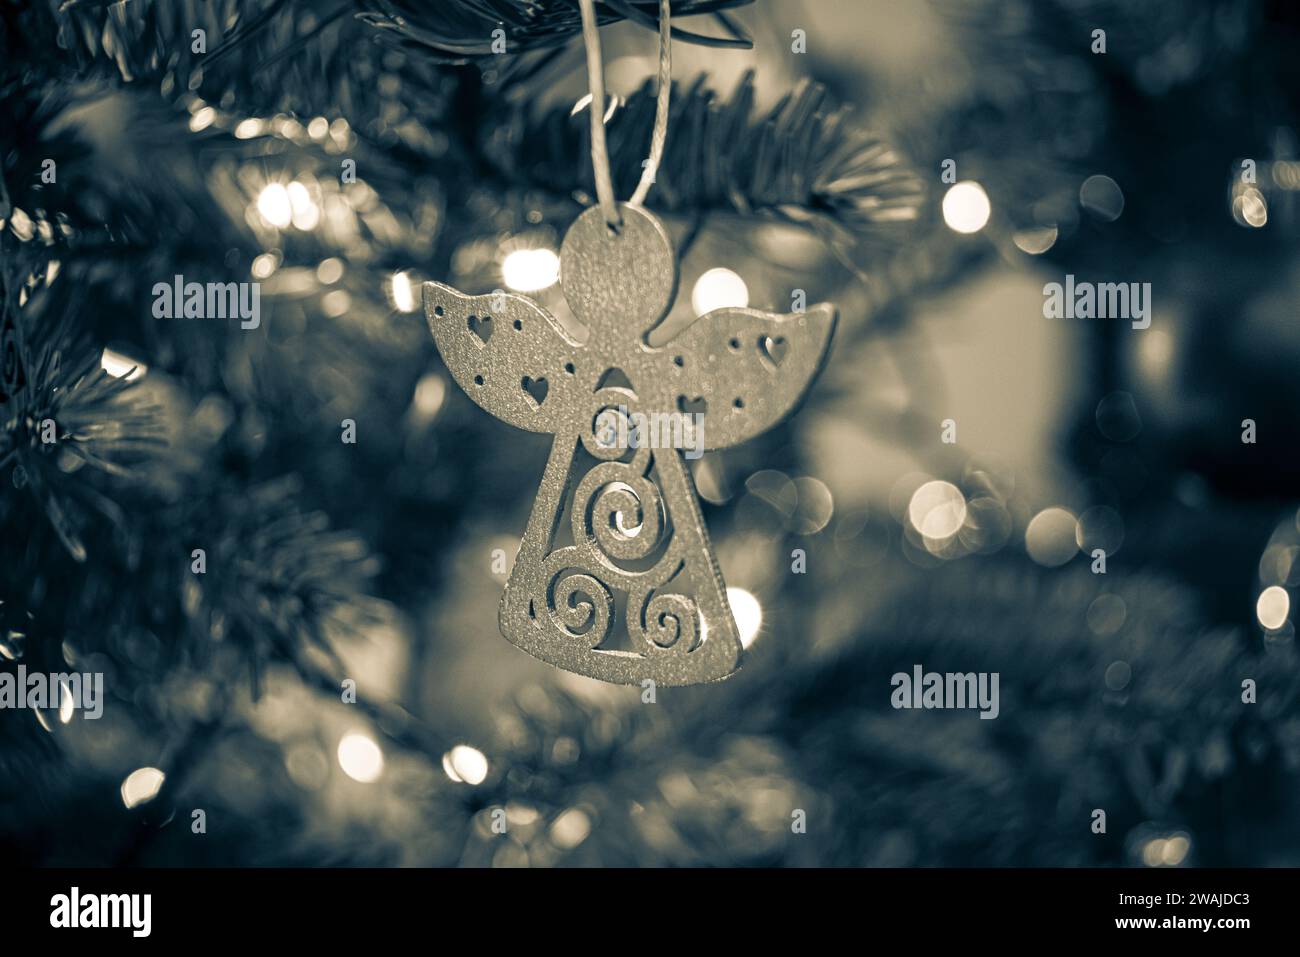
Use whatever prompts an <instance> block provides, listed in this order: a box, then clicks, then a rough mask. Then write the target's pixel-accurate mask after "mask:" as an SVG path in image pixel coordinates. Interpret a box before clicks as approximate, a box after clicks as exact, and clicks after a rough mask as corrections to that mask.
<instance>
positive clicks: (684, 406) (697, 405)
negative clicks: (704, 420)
mask: <svg viewBox="0 0 1300 957" xmlns="http://www.w3.org/2000/svg"><path fill="white" fill-rule="evenodd" d="M677 408H678V410H679V411H681V412H683V413H685V414H686V415H706V414H707V413H708V411H709V403H708V402H706V401H705V400H704V397H703V396H698V395H697V396H696V397H695V398H693V399H688V398H686V396H684V395H679V396H678V397H677Z"/></svg>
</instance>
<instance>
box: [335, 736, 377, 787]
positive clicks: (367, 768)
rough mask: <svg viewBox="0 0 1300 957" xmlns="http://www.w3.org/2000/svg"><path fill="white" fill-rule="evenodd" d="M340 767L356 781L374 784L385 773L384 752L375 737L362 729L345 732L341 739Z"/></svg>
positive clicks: (339, 751)
mask: <svg viewBox="0 0 1300 957" xmlns="http://www.w3.org/2000/svg"><path fill="white" fill-rule="evenodd" d="M338 758H339V767H341V768H342V769H343V773H344V774H346V775H347V776H348V777H350V778H351V779H352V780H354V781H360V782H361V783H362V784H372V783H373V782H375V781H378V780H379V776H380V775H381V774H383V773H384V752H383V751H381V750H380V749H379V745H378V744H376V743H375V740H374V738H372V737H370V735H368V734H365V733H364V732H361V731H352V732H350V733H348V734H345V735H344V736H343V738H342V739H341V740H340V741H339V750H338Z"/></svg>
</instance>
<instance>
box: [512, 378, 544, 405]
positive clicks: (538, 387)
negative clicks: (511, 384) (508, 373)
mask: <svg viewBox="0 0 1300 957" xmlns="http://www.w3.org/2000/svg"><path fill="white" fill-rule="evenodd" d="M519 385H520V386H521V387H522V388H523V390H524V395H526V396H527V397H528V401H529V402H531V403H532V405H533V408H534V409H539V408H541V406H542V403H543V402H545V401H546V393H547V392H549V391H550V387H549V386H548V385H547V384H546V379H545V377H543V378H539V379H534V378H533V377H532V376H524V377H523V379H522V380H521V381H520V383H519Z"/></svg>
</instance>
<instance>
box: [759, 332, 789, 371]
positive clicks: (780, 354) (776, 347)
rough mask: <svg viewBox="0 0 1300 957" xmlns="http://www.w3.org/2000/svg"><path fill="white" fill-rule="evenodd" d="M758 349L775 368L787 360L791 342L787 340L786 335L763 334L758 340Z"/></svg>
mask: <svg viewBox="0 0 1300 957" xmlns="http://www.w3.org/2000/svg"><path fill="white" fill-rule="evenodd" d="M758 351H759V352H760V353H762V355H763V358H764V359H766V360H767V361H768V362H770V363H771V364H772V368H774V369H775V368H776V367H777V366H779V365H780V364H781V363H782V362H783V361H784V360H785V354H786V353H787V352H789V351H790V344H789V343H788V342H786V341H785V336H763V338H761V339H759V340H758Z"/></svg>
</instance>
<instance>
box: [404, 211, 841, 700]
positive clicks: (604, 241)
mask: <svg viewBox="0 0 1300 957" xmlns="http://www.w3.org/2000/svg"><path fill="white" fill-rule="evenodd" d="M619 212H620V213H621V217H622V226H621V228H620V229H619V230H618V232H617V233H612V232H611V231H610V230H609V229H608V227H607V225H606V220H605V217H604V216H603V215H602V211H601V209H600V208H599V207H598V206H593V207H591V208H590V209H588V210H587V211H586V212H584V213H583V214H582V215H581V216H579V217H578V219H577V220H576V221H575V222H574V223H573V225H572V226H571V227H570V228H569V231H568V233H567V234H566V235H565V237H564V242H563V244H562V246H561V249H560V285H561V289H562V290H563V293H564V297H565V300H566V301H567V302H568V304H569V306H570V308H571V310H572V311H573V314H574V317H575V318H576V319H577V320H578V321H579V322H581V323H582V324H583V325H584V326H585V329H586V337H585V339H582V340H581V341H579V339H578V338H575V337H574V336H571V335H570V334H569V332H568V331H566V330H565V329H564V328H563V327H562V326H561V325H560V324H559V323H558V322H557V321H556V320H555V319H554V318H553V317H552V316H551V315H550V313H548V312H546V311H545V310H544V309H542V308H541V307H540V306H539V305H537V304H536V303H535V302H533V301H532V300H531V299H527V298H525V297H523V296H515V295H509V294H503V293H500V292H497V293H494V294H489V295H483V296H466V295H462V294H461V293H459V292H457V291H456V290H455V289H453V288H451V287H450V286H445V285H443V284H441V283H436V282H429V283H425V284H424V308H425V313H426V315H427V317H428V321H429V327H430V329H431V330H432V332H433V338H434V340H435V341H436V343H437V345H438V350H439V352H440V353H441V354H442V357H443V360H444V361H445V362H446V365H447V368H448V370H449V371H450V372H451V374H452V376H453V378H455V380H456V382H457V384H459V385H460V387H461V388H462V389H464V390H465V392H466V393H468V394H469V396H470V397H471V398H472V399H473V400H474V401H475V402H477V403H478V404H479V405H480V406H482V407H483V408H484V409H486V410H487V411H488V412H491V413H492V414H493V415H495V416H496V417H497V418H499V419H501V420H503V421H505V422H509V423H510V424H511V425H514V426H516V427H518V428H521V429H527V430H529V431H532V432H548V433H551V434H552V435H554V436H555V441H554V444H553V445H552V447H551V454H550V458H549V460H548V461H547V463H546V471H545V474H544V475H543V477H542V482H541V487H540V489H539V490H538V493H537V499H536V502H535V503H534V505H533V510H532V514H531V516H530V518H529V520H528V527H527V529H526V530H525V532H524V536H523V541H522V542H521V544H520V547H519V552H518V555H517V556H516V558H515V563H514V568H513V570H512V571H511V574H510V579H509V581H508V582H507V584H506V588H505V594H504V595H503V597H502V599H501V606H500V612H499V616H498V617H499V623H500V627H501V632H502V634H504V635H505V637H506V638H508V639H509V640H510V641H512V642H513V643H514V644H516V645H518V646H519V647H520V648H522V649H523V650H524V651H526V652H528V653H529V654H531V655H533V656H534V657H537V658H540V659H541V660H542V661H546V662H549V663H550V664H553V665H556V666H557V667H560V668H564V669H566V670H568V671H573V672H577V673H578V674H582V675H587V676H589V677H592V678H599V679H601V680H603V681H611V682H616V683H619V684H641V682H642V681H644V680H645V679H647V678H649V679H652V680H653V681H654V682H655V683H656V684H659V685H690V684H699V683H702V682H708V681H717V680H719V679H722V678H726V677H727V676H728V675H730V674H732V673H733V672H735V671H736V670H737V669H738V668H739V667H740V661H741V655H742V647H741V642H740V636H739V634H738V632H737V629H736V622H735V619H734V618H733V617H732V613H731V609H730V607H729V605H728V603H727V598H726V587H725V585H724V583H723V580H722V574H721V572H720V571H719V568H718V563H717V560H716V558H715V557H714V554H713V549H712V547H711V546H710V544H709V536H708V532H707V530H706V529H705V526H704V520H703V517H702V515H701V514H700V505H699V501H698V499H697V497H696V493H695V486H694V483H693V482H692V479H691V474H690V471H689V470H688V468H687V465H686V463H685V462H684V460H683V450H682V449H681V448H673V447H663V446H664V443H663V442H662V441H660V442H658V443H656V444H657V445H658V446H659V447H655V448H652V447H649V443H646V442H644V441H643V442H635V441H633V442H611V441H610V435H611V434H613V432H612V430H610V429H609V427H608V426H609V423H610V416H611V415H617V416H620V417H622V418H627V419H635V420H637V421H640V422H645V421H655V420H656V419H657V420H659V421H665V420H666V419H665V418H664V417H663V414H664V413H670V414H671V413H684V412H686V411H687V410H688V409H690V410H699V411H700V412H702V413H703V414H702V416H698V415H697V416H686V417H685V418H686V420H687V421H688V422H689V423H699V424H698V425H697V426H695V428H696V429H697V432H696V433H695V434H690V433H691V428H692V427H691V426H690V425H688V427H687V428H686V429H685V430H683V431H678V430H673V431H672V433H671V434H672V435H674V436H677V435H683V434H685V435H686V440H687V441H689V442H693V443H698V445H699V446H702V447H703V448H705V449H725V448H729V447H731V446H733V445H737V444H738V443H740V442H744V441H745V440H747V439H750V438H752V437H754V436H756V435H758V434H760V433H762V432H765V431H766V430H767V429H769V428H771V427H772V426H773V425H775V424H776V423H777V422H779V421H780V420H782V419H783V418H785V417H786V416H787V415H789V414H790V412H791V411H792V410H793V409H794V408H795V406H796V405H797V404H798V403H799V401H800V400H801V399H802V398H803V396H804V394H805V393H806V392H807V391H808V389H809V387H810V386H811V384H812V381H813V379H814V378H815V377H816V374H817V372H818V370H819V369H820V367H821V365H822V362H823V360H824V359H825V357H826V354H827V351H828V349H829V347H830V340H831V334H832V332H833V331H834V327H835V318H836V314H835V309H834V307H833V306H830V305H827V304H820V305H816V306H812V307H810V308H809V309H807V310H806V311H805V312H797V313H791V314H789V315H785V316H782V315H774V314H770V313H765V312H760V311H758V310H755V309H717V310H714V311H713V312H710V313H708V314H706V315H704V316H701V317H699V318H698V319H696V320H695V321H694V322H693V323H691V325H689V326H688V327H687V328H686V329H684V330H683V331H682V332H680V333H679V334H678V335H677V336H675V337H674V338H673V339H672V340H671V341H669V342H668V343H667V344H665V345H663V346H660V347H652V346H651V345H649V344H648V341H647V339H648V336H649V333H650V331H651V330H652V329H653V328H654V327H655V326H656V325H657V324H658V323H659V322H660V321H661V320H662V319H663V318H664V317H665V316H666V314H667V312H668V309H669V307H670V306H671V305H672V302H673V299H674V296H675V293H676V290H677V262H676V258H675V255H674V252H673V248H672V243H671V241H670V240H669V238H668V235H667V234H666V233H665V231H664V229H663V226H662V225H660V223H659V221H658V220H657V219H655V217H654V216H652V215H651V214H650V213H648V212H646V211H645V210H644V209H643V208H641V207H639V206H632V205H629V204H620V205H619ZM493 305H495V306H497V308H496V309H493V308H492V306H493ZM638 414H639V415H638ZM620 425H622V426H623V427H622V428H620V429H618V430H617V431H618V434H620V435H628V434H632V435H635V434H636V430H635V429H633V430H632V431H631V433H629V431H628V429H627V428H626V423H625V422H621V423H620ZM664 431H665V432H666V431H667V430H664Z"/></svg>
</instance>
